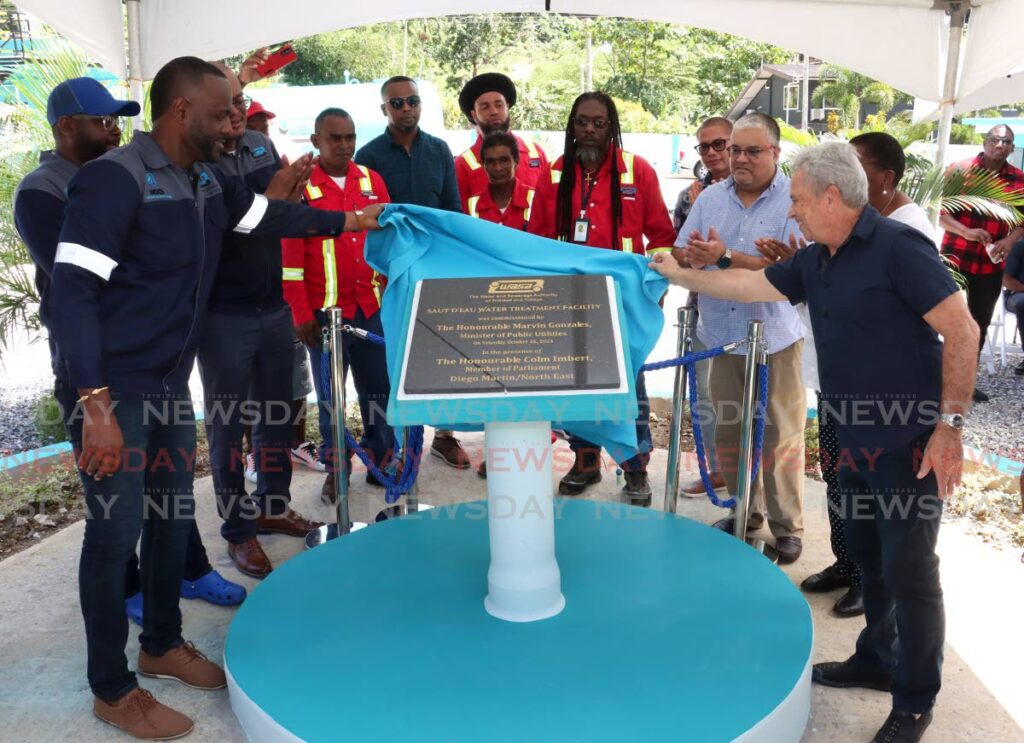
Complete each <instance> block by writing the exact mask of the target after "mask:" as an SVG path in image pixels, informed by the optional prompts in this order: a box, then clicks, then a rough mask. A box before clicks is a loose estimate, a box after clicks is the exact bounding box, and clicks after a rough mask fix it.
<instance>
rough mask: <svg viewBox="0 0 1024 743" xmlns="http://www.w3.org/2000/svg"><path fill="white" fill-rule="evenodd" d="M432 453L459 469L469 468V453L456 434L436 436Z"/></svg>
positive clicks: (431, 446)
mask: <svg viewBox="0 0 1024 743" xmlns="http://www.w3.org/2000/svg"><path fill="white" fill-rule="evenodd" d="M430 453H431V454H433V455H434V456H435V457H440V459H441V461H442V462H444V463H445V464H447V465H448V466H449V467H454V468H455V469H457V470H466V469H469V455H468V454H466V450H465V449H463V448H462V444H460V443H459V440H458V439H457V438H455V437H454V436H437V435H435V436H434V442H433V443H432V444H431V445H430Z"/></svg>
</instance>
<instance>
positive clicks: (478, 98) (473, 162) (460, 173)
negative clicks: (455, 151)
mask: <svg viewBox="0 0 1024 743" xmlns="http://www.w3.org/2000/svg"><path fill="white" fill-rule="evenodd" d="M515 105H516V86H515V83H513V82H512V80H510V79H509V78H508V77H507V76H506V75H502V74H501V73H500V72H485V73H484V74H482V75H477V76H476V77H474V78H473V79H472V80H470V81H469V82H468V83H466V84H465V85H464V86H463V88H462V92H461V93H459V108H460V109H462V113H464V114H465V115H466V118H467V119H469V122H470V123H471V124H472V125H473V128H474V129H476V132H477V136H476V142H474V143H473V146H472V147H470V148H469V149H468V150H466V151H465V152H463V153H462V154H461V155H459V156H458V157H457V158H455V177H456V179H457V180H458V182H459V193H460V194H461V195H462V200H463V202H466V201H468V200H469V198H470V197H472V196H474V195H476V194H479V193H482V192H483V191H485V190H486V189H487V187H488V179H487V172H486V168H485V166H484V163H483V157H482V155H481V149H482V147H483V142H484V137H486V136H487V135H488V134H491V133H493V132H510V129H511V124H512V122H511V116H510V115H509V110H510V109H511V108H512V107H513V106H515ZM512 136H514V137H515V138H516V146H517V150H518V157H517V162H516V168H515V169H516V181H517V182H519V183H522V184H524V186H525V187H526V188H536V187H537V183H538V182H539V181H540V180H541V179H543V178H547V177H548V172H549V171H550V166H549V165H548V158H547V155H545V154H544V150H542V149H541V148H540V147H538V146H537V144H536V143H535V142H533V141H532V140H529V139H525V138H523V137H520V136H519V135H518V134H513V135H512ZM468 211H469V210H468V209H467V210H466V212H467V213H468Z"/></svg>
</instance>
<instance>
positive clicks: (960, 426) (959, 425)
mask: <svg viewBox="0 0 1024 743" xmlns="http://www.w3.org/2000/svg"><path fill="white" fill-rule="evenodd" d="M942 422H943V423H945V424H946V425H947V426H949V427H950V428H952V429H953V430H954V431H956V432H958V433H959V432H960V431H963V430H964V424H965V423H966V422H967V419H966V418H965V417H964V416H962V415H961V414H960V413H943V414H942Z"/></svg>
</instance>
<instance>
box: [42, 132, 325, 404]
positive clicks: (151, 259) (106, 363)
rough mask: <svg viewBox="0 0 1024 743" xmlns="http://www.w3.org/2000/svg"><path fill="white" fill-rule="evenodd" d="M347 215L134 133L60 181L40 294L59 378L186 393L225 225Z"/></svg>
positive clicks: (258, 228)
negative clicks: (295, 199) (176, 155)
mask: <svg viewBox="0 0 1024 743" xmlns="http://www.w3.org/2000/svg"><path fill="white" fill-rule="evenodd" d="M344 224H345V214H344V213H342V212H325V211H320V210H317V209H310V208H309V207H305V206H301V205H299V204H289V203H286V202H282V201H270V200H268V199H266V198H265V197H263V196H260V195H258V194H255V193H254V192H253V191H252V190H251V189H250V188H249V187H248V186H246V185H245V182H244V181H242V180H241V179H239V178H233V177H228V176H227V175H225V174H224V172H223V171H222V170H219V169H215V168H213V167H211V166H210V165H208V164H205V163H196V164H195V165H194V166H193V167H192V168H191V169H190V170H189V171H188V172H185V171H183V170H181V169H180V168H178V167H177V166H176V165H174V163H172V162H171V161H170V160H169V159H168V157H167V155H166V154H165V153H164V151H163V150H162V149H161V148H160V146H159V145H158V144H157V143H156V142H155V141H154V140H153V139H152V138H150V136H149V135H148V134H146V133H144V132H140V133H136V134H135V136H134V137H133V138H132V141H131V143H130V144H128V145H127V146H124V147H119V148H118V149H116V150H112V151H111V152H108V153H107V154H105V155H103V156H102V157H100V158H99V159H97V160H93V161H92V162H90V163H87V164H86V165H85V166H84V167H82V169H81V170H79V171H78V174H77V175H75V177H74V178H73V179H72V180H71V183H70V185H69V186H68V204H67V209H66V211H65V217H64V226H63V229H62V230H61V233H60V242H59V243H58V245H57V253H56V260H55V263H54V268H53V280H52V283H51V286H50V291H49V293H48V295H47V307H48V312H49V317H50V325H51V331H52V333H53V335H54V338H55V339H56V341H57V346H58V347H59V348H60V352H61V359H62V361H63V364H62V365H63V368H62V369H61V370H60V372H61V373H60V374H59V375H58V376H59V377H60V378H61V380H62V381H63V382H65V383H66V384H68V385H70V386H72V387H103V386H109V387H110V390H111V393H112V394H113V395H115V396H137V395H165V394H170V395H180V394H183V393H187V391H188V378H189V374H190V373H191V371H192V365H193V362H194V361H195V353H196V346H197V342H198V329H199V326H200V324H201V322H202V317H203V314H204V313H205V311H206V306H207V300H208V299H209V296H210V288H211V286H212V284H213V277H214V272H215V271H216V269H217V265H218V261H219V260H220V254H221V248H222V245H223V244H224V235H225V233H227V232H229V231H234V232H236V233H240V234H253V235H262V234H265V235H273V236H275V237H302V236H306V235H314V234H324V235H337V234H339V233H340V232H341V231H342V230H343V229H344Z"/></svg>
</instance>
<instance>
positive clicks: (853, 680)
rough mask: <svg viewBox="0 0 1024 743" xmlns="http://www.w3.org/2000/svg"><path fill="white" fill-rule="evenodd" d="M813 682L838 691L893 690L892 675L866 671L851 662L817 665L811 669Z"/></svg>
mask: <svg viewBox="0 0 1024 743" xmlns="http://www.w3.org/2000/svg"><path fill="white" fill-rule="evenodd" d="M811 681H813V682H814V683H816V684H820V685H821V686H833V687H835V688H837V689H855V688H856V689H874V690H875V691H891V690H892V674H889V673H884V672H882V671H871V670H866V669H864V668H861V667H859V666H856V665H854V664H853V663H852V662H851V661H850V660H844V661H843V662H842V663H835V662H831V663H815V664H814V668H812V669H811Z"/></svg>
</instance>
